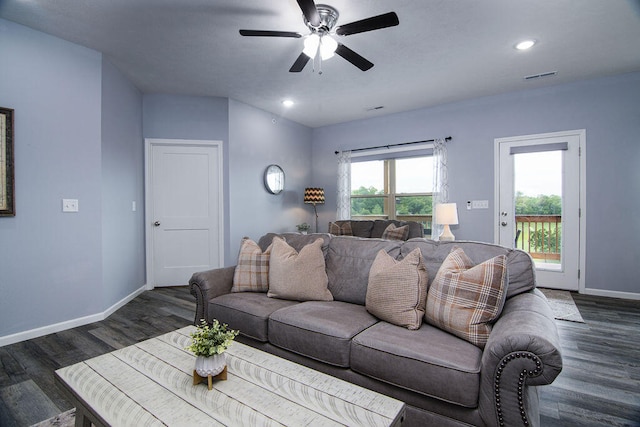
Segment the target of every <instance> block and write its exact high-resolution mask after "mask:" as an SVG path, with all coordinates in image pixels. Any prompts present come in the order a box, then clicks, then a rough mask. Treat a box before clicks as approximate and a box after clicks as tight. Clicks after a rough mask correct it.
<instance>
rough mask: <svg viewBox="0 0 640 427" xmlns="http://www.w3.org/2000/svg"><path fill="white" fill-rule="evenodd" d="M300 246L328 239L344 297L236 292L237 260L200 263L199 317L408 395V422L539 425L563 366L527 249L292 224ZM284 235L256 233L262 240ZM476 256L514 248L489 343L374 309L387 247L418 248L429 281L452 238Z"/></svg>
mask: <svg viewBox="0 0 640 427" xmlns="http://www.w3.org/2000/svg"><path fill="white" fill-rule="evenodd" d="M280 236H282V237H284V238H285V239H286V241H287V243H288V244H289V245H291V246H292V247H294V248H295V249H296V250H298V251H299V250H300V249H301V248H302V247H304V246H305V245H306V244H309V243H311V242H313V241H315V240H316V239H318V238H322V239H323V240H324V244H323V253H324V255H325V260H326V272H327V276H328V279H329V290H330V291H331V293H332V294H333V298H334V301H306V302H297V301H289V300H281V299H276V298H269V297H267V294H266V293H257V292H236V293H230V289H231V287H232V281H233V275H234V268H235V267H226V268H220V269H215V270H210V271H205V272H200V273H196V274H194V275H193V277H192V278H191V280H190V287H191V293H192V294H193V295H194V296H195V297H196V300H197V308H196V315H195V319H194V322H196V323H198V322H199V321H200V319H203V318H204V319H206V320H207V321H209V322H211V321H212V319H214V318H216V319H218V320H219V321H221V322H224V323H228V324H229V326H230V327H232V328H234V329H239V330H240V332H241V335H240V336H239V337H238V340H240V341H242V342H244V343H246V344H249V345H252V346H254V347H257V348H259V349H262V350H265V351H267V352H270V353H273V354H276V355H278V356H281V357H284V358H286V359H289V360H292V361H294V362H297V363H301V364H303V365H306V366H309V367H311V368H313V369H316V370H319V371H322V372H325V373H328V374H330V375H333V376H335V377H338V378H342V379H344V380H347V381H350V382H352V383H355V384H358V385H361V386H363V387H366V388H369V389H372V390H375V391H377V392H380V393H383V394H385V395H388V396H391V397H394V398H396V399H399V400H402V401H404V402H405V403H406V404H407V411H406V416H405V420H404V424H403V425H410V426H413V425H415V426H431V425H432V426H465V425H476V426H518V425H533V426H535V425H539V424H540V420H539V408H538V387H537V386H541V385H545V384H550V383H551V382H553V380H554V379H555V378H556V377H557V376H558V374H559V373H560V371H561V369H562V357H561V354H560V346H559V337H558V332H557V328H556V325H555V321H554V317H553V315H552V313H551V309H550V307H549V304H548V302H547V300H546V299H545V297H544V296H543V295H542V293H541V292H539V291H538V290H536V289H535V286H536V284H535V272H534V269H533V265H532V261H531V258H530V257H529V255H528V254H526V253H525V252H522V251H519V250H513V249H507V248H504V247H500V246H496V245H491V244H486V243H477V242H461V241H456V242H435V241H432V240H427V239H424V238H416V239H411V240H408V241H406V242H403V241H391V240H382V239H375V238H374V239H372V238H366V239H365V238H357V237H344V236H331V235H329V234H311V235H300V234H295V233H284V234H282V235H280ZM273 237H274V234H267V235H265V236H263V237H262V238H261V239H260V241H259V242H258V243H259V245H260V247H261V248H262V249H263V250H264V249H265V248H266V247H267V246H268V245H269V244H270V243H271V241H272V239H273ZM454 245H455V246H458V247H461V248H463V250H464V251H465V253H466V254H467V255H468V256H469V257H470V258H471V259H472V260H473V261H474V262H475V263H480V262H482V261H485V260H487V259H489V258H492V257H494V256H497V255H505V256H506V265H507V275H508V289H507V295H506V301H505V304H504V307H503V310H502V312H501V314H500V317H499V318H498V319H497V321H495V323H494V324H493V329H492V331H491V333H490V335H489V339H488V342H487V343H486V345H485V347H484V349H481V348H479V347H477V346H475V345H473V344H471V343H469V342H467V341H465V340H463V339H461V338H458V337H456V336H454V335H452V334H450V333H447V332H445V331H443V330H440V329H438V328H436V327H434V326H432V325H430V324H428V323H426V322H423V324H422V326H421V327H420V328H419V329H418V330H409V329H407V328H403V327H400V326H395V325H392V324H390V323H387V322H384V321H381V320H379V319H377V318H376V317H374V316H372V315H371V314H370V313H369V312H367V310H366V308H365V296H366V291H367V283H368V282H367V280H368V274H369V269H370V267H371V265H372V263H373V260H374V259H375V257H376V254H377V253H378V251H379V250H380V249H384V250H385V251H386V252H387V253H389V254H390V255H391V256H392V257H395V258H396V259H401V258H402V257H403V256H406V255H407V254H409V253H410V252H411V251H412V250H414V249H415V248H420V251H421V253H422V256H423V258H424V260H425V264H426V267H427V271H428V274H429V284H431V281H432V280H433V278H434V277H435V275H436V272H437V271H438V268H439V266H440V264H441V263H442V262H443V260H444V259H445V258H446V257H447V255H448V254H449V252H450V251H451V249H452V247H453V246H454Z"/></svg>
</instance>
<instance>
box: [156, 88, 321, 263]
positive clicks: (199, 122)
mask: <svg viewBox="0 0 640 427" xmlns="http://www.w3.org/2000/svg"><path fill="white" fill-rule="evenodd" d="M143 117H144V119H143V123H144V125H143V127H144V137H145V138H165V139H169V138H176V139H196V140H203V139H209V140H222V141H223V144H224V164H225V166H224V171H223V174H224V197H223V200H224V209H225V213H224V221H225V236H224V239H225V245H224V247H225V257H224V259H225V265H234V264H235V262H236V260H237V256H238V250H239V247H240V239H241V238H242V237H243V236H249V237H251V238H254V239H258V238H259V237H260V236H261V235H263V234H265V233H267V232H269V231H273V230H276V231H292V230H295V225H296V224H299V223H301V222H305V221H306V222H310V221H311V215H310V211H309V209H307V208H308V207H305V206H304V205H303V203H302V196H303V193H304V188H305V186H308V185H309V181H310V180H309V177H310V175H311V130H310V129H309V128H307V127H305V126H302V125H299V124H297V123H294V122H291V121H289V120H286V119H283V118H280V117H276V116H273V115H272V114H270V113H267V112H265V111H263V110H260V109H257V108H254V107H251V106H249V105H246V104H243V103H241V102H238V101H234V100H228V99H227V98H212V97H196V96H179V95H158V94H154V95H144V97H143ZM271 163H277V164H280V165H281V166H282V167H283V169H284V170H285V173H286V188H285V191H284V192H283V193H282V194H280V195H277V196H276V195H271V194H268V193H267V192H266V190H265V189H264V186H263V184H262V174H263V172H264V169H265V168H266V167H267V165H269V164H271Z"/></svg>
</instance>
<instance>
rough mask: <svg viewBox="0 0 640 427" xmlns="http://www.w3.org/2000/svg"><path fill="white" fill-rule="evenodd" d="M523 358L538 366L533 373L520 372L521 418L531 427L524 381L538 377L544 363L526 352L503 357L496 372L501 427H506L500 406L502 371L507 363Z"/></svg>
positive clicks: (497, 405) (519, 396) (519, 406)
mask: <svg viewBox="0 0 640 427" xmlns="http://www.w3.org/2000/svg"><path fill="white" fill-rule="evenodd" d="M522 357H526V358H527V359H531V360H532V361H533V362H534V363H535V364H536V369H534V370H533V371H532V370H527V369H523V370H522V372H520V376H519V378H518V408H519V409H520V416H521V417H522V422H523V424H524V425H525V426H528V425H529V420H528V419H527V412H526V410H525V407H524V396H523V393H522V389H523V386H524V381H525V379H526V378H527V377H537V376H538V375H540V373H541V371H542V369H541V368H542V363H541V362H540V359H539V358H538V356H536V355H534V354H531V353H526V352H518V353H511V354H508V355H506V356H505V357H503V358H502V361H501V362H500V365H498V371H497V372H496V380H495V384H494V390H495V396H496V410H497V412H498V423H499V424H500V427H504V425H505V424H504V417H503V415H502V405H501V404H500V377H501V376H502V371H503V370H504V368H505V367H506V366H507V363H509V362H511V361H512V360H516V359H520V358H522Z"/></svg>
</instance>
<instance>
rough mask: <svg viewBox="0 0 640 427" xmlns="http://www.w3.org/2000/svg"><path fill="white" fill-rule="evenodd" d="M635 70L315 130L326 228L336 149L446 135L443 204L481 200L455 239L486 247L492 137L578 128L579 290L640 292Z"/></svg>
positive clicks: (639, 122)
mask: <svg viewBox="0 0 640 427" xmlns="http://www.w3.org/2000/svg"><path fill="white" fill-rule="evenodd" d="M639 100H640V73H631V74H626V75H619V76H614V77H608V78H600V79H594V80H588V81H582V82H577V83H573V84H567V85H561V86H554V87H549V88H546V89H537V90H528V91H521V92H515V93H509V94H504V95H499V96H493V97H486V98H480V99H474V100H468V101H464V102H458V103H452V104H447V105H442V106H439V107H435V108H427V109H421V110H416V111H410V112H406V113H402V114H394V115H388V116H384V117H380V118H374V119H369V120H361V121H353V122H349V123H344V124H339V125H335V126H326V127H322V128H318V129H314V131H313V143H312V144H313V149H312V159H313V166H312V167H313V173H312V179H313V181H314V182H315V183H316V184H317V185H319V186H324V187H325V191H326V194H327V197H326V198H327V203H326V204H325V205H324V206H322V207H321V209H322V214H321V220H322V223H323V225H324V227H325V229H326V224H327V222H328V221H332V220H333V219H335V217H336V213H335V212H336V202H335V199H336V198H335V193H336V173H337V159H336V156H335V154H334V151H335V150H344V149H350V148H359V147H369V146H375V145H381V144H389V143H398V142H407V141H415V140H422V139H427V138H433V137H444V136H452V137H453V141H452V142H451V143H450V144H449V146H448V147H449V151H448V154H449V157H448V159H449V179H450V199H451V201H453V202H457V203H458V204H459V206H460V205H461V204H462V205H463V204H464V203H465V202H466V201H467V200H478V199H486V200H489V206H490V209H488V210H472V211H467V210H466V209H459V211H458V213H459V216H460V218H459V219H460V225H459V226H458V227H457V228H456V229H455V230H454V233H455V235H456V238H458V239H466V240H478V241H486V242H492V241H493V233H494V226H493V224H494V221H493V218H494V212H493V202H494V194H493V193H494V157H493V156H494V145H495V144H494V139H495V138H500V137H509V136H517V135H527V134H537V133H546V132H556V131H564V130H574V129H586V156H587V157H586V159H587V167H586V180H587V182H586V188H587V194H586V203H587V204H586V206H587V208H586V223H587V236H586V257H587V258H586V266H585V271H584V273H585V274H586V276H585V277H586V282H585V283H586V287H587V288H588V289H589V291H591V292H593V291H594V290H605V291H617V292H629V293H636V294H637V293H640V281H638V279H637V277H636V274H635V271H634V267H635V264H637V262H638V260H639V259H640V245H638V243H637V241H636V240H637V237H638V236H640V221H638V220H637V218H636V216H637V212H640V198H639V197H638V195H639V194H640V141H639V139H640V101H639Z"/></svg>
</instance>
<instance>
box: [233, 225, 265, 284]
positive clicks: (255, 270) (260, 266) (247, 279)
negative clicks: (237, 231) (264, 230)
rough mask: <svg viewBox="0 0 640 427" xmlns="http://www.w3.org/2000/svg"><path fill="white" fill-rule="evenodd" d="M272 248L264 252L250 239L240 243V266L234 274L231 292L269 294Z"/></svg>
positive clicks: (245, 238)
mask: <svg viewBox="0 0 640 427" xmlns="http://www.w3.org/2000/svg"><path fill="white" fill-rule="evenodd" d="M271 247H272V245H269V247H268V248H267V249H266V250H265V251H264V252H262V249H260V246H258V244H257V243H256V242H254V241H253V240H251V239H249V238H248V237H243V238H242V242H241V243H240V253H239V254H238V264H237V265H236V268H235V270H234V272H233V286H232V287H231V292H267V290H269V256H270V254H271Z"/></svg>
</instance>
